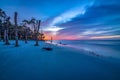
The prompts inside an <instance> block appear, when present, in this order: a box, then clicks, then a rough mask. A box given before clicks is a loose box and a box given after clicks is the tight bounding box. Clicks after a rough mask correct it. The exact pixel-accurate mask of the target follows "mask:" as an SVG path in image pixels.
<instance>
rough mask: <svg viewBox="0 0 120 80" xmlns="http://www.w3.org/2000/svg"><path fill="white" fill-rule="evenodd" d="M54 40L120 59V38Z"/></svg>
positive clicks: (75, 47)
mask: <svg viewBox="0 0 120 80" xmlns="http://www.w3.org/2000/svg"><path fill="white" fill-rule="evenodd" d="M54 42H55V43H59V44H62V45H64V46H66V47H71V48H74V49H77V50H84V51H86V52H90V53H92V54H95V55H98V56H104V57H112V58H118V59H120V40H59V41H54Z"/></svg>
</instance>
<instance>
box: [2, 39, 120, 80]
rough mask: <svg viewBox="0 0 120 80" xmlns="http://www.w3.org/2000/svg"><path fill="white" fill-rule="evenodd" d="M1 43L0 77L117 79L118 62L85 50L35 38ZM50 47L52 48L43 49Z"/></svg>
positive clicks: (11, 79)
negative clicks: (87, 52)
mask: <svg viewBox="0 0 120 80" xmlns="http://www.w3.org/2000/svg"><path fill="white" fill-rule="evenodd" d="M19 44H20V46H19V47H14V41H11V45H8V46H5V45H4V44H3V42H0V80H88V79H90V80H119V79H120V69H119V68H120V62H119V61H118V60H114V59H113V60H112V58H109V57H100V56H91V55H88V54H85V52H84V51H80V50H76V49H74V48H70V47H65V46H61V45H56V44H48V43H45V42H42V41H41V42H39V46H34V41H29V42H28V44H25V43H24V41H20V42H19ZM43 47H51V48H52V49H53V50H52V51H47V50H44V49H42V48H43Z"/></svg>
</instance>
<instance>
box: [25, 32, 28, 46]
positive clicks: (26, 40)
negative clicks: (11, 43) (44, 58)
mask: <svg viewBox="0 0 120 80" xmlns="http://www.w3.org/2000/svg"><path fill="white" fill-rule="evenodd" d="M25 43H26V44H27V43H28V41H27V30H26V32H25Z"/></svg>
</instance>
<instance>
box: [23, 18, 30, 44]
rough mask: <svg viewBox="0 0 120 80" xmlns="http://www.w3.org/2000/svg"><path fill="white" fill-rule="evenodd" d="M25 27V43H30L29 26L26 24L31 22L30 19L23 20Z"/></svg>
mask: <svg viewBox="0 0 120 80" xmlns="http://www.w3.org/2000/svg"><path fill="white" fill-rule="evenodd" d="M22 22H23V27H24V33H25V43H26V44H27V43H28V41H27V40H28V27H27V26H26V25H27V24H29V21H28V20H23V21H22Z"/></svg>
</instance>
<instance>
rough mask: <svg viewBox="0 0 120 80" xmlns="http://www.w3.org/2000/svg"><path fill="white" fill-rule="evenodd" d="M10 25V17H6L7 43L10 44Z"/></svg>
mask: <svg viewBox="0 0 120 80" xmlns="http://www.w3.org/2000/svg"><path fill="white" fill-rule="evenodd" d="M9 26H10V17H8V18H7V19H6V25H5V45H9V44H10V43H9V36H8V29H9Z"/></svg>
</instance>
